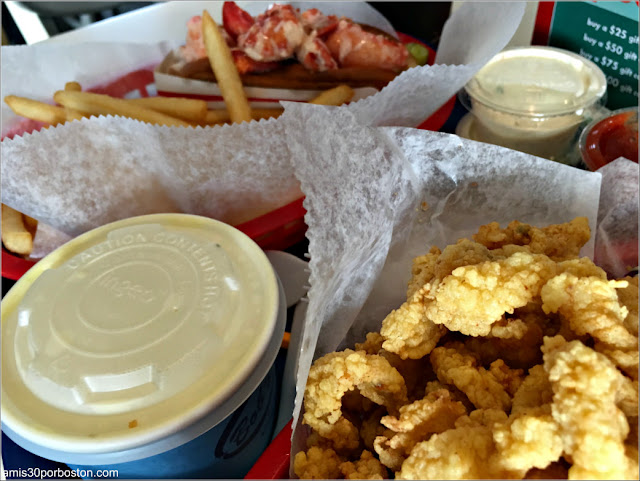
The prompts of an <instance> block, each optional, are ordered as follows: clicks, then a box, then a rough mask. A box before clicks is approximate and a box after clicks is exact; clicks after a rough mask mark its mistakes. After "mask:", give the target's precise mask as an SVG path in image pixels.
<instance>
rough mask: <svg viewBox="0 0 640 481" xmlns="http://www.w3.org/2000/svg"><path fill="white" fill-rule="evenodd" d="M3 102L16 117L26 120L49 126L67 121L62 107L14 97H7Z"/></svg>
mask: <svg viewBox="0 0 640 481" xmlns="http://www.w3.org/2000/svg"><path fill="white" fill-rule="evenodd" d="M4 101H5V102H6V103H7V105H8V106H9V107H10V108H11V110H13V111H14V112H15V113H16V114H17V115H20V116H22V117H26V118H28V119H32V120H37V121H39V122H45V123H47V124H51V125H57V124H61V123H63V122H65V121H66V120H67V114H66V112H65V110H64V109H63V108H62V107H57V106H55V105H49V104H46V103H44V102H39V101H37V100H33V99H28V98H25V97H17V96H15V95H7V96H6V97H5V98H4Z"/></svg>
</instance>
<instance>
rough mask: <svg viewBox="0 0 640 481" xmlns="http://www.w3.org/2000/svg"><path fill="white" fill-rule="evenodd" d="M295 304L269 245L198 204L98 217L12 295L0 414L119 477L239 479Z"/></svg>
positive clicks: (87, 466) (50, 450) (25, 437)
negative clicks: (186, 210) (184, 210)
mask: <svg viewBox="0 0 640 481" xmlns="http://www.w3.org/2000/svg"><path fill="white" fill-rule="evenodd" d="M285 309H286V303H285V301H284V293H283V290H282V287H281V286H280V284H279V281H278V278H277V276H276V274H275V272H274V271H273V269H272V267H271V265H270V264H269V261H268V259H267V257H266V255H265V254H264V252H263V251H262V250H261V249H260V248H259V247H258V245H257V244H255V243H254V242H253V241H252V240H251V239H250V238H249V237H247V236H246V235H245V234H243V233H241V232H240V231H238V230H237V229H234V228H233V227H230V226H228V225H226V224H223V223H221V222H218V221H215V220H212V219H208V218H204V217H199V216H193V215H186V214H156V215H147V216H141V217H134V218H130V219H125V220H122V221H118V222H114V223H112V224H108V225H106V226H103V227H100V228H97V229H94V230H92V231H90V232H87V233H86V234H83V235H81V236H79V237H77V238H75V239H73V240H72V241H70V242H68V243H67V244H65V245H64V246H62V247H61V248H59V249H57V250H56V251H54V252H53V253H51V254H50V255H48V256H47V257H45V258H44V259H42V260H41V261H40V262H39V263H38V264H36V265H35V266H34V267H33V268H32V269H31V270H29V271H28V272H27V273H26V274H25V275H24V276H23V277H22V278H21V279H20V281H18V282H17V283H16V284H15V286H14V287H13V288H12V289H11V291H9V293H8V294H7V295H6V296H5V298H4V299H3V301H2V365H3V376H2V400H3V402H2V428H3V431H4V432H5V433H6V434H7V435H8V436H9V437H11V438H12V439H13V440H14V441H15V442H16V443H17V444H19V445H21V446H22V447H23V448H25V449H27V450H29V451H31V452H33V453H35V454H37V455H40V456H43V457H46V458H48V459H53V460H55V461H59V462H63V463H66V464H69V465H72V466H75V467H80V468H82V469H84V470H85V473H86V475H87V476H86V477H91V475H92V473H93V475H96V472H97V470H98V469H117V470H118V476H119V477H121V478H122V477H172V478H182V477H242V476H243V475H244V473H246V472H247V471H248V470H249V469H250V468H251V466H252V465H253V463H254V461H255V460H256V459H257V458H258V457H259V455H260V454H261V453H262V451H263V450H264V449H265V448H266V446H267V445H268V443H269V442H270V440H271V436H272V433H273V426H274V422H275V417H276V412H277V394H276V393H277V388H276V382H275V374H274V372H273V368H272V367H273V361H274V359H275V357H276V355H277V353H278V350H279V348H280V343H281V339H282V333H283V331H284V324H285V321H286V313H285Z"/></svg>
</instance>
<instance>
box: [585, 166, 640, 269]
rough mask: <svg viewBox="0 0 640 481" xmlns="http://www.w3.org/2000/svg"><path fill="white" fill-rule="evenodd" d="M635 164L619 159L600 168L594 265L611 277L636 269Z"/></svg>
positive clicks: (636, 208) (636, 168) (636, 183)
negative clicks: (600, 190)
mask: <svg viewBox="0 0 640 481" xmlns="http://www.w3.org/2000/svg"><path fill="white" fill-rule="evenodd" d="M638 169H639V168H638V163H637V162H632V161H630V160H627V159H625V158H623V157H620V158H619V159H617V160H614V161H613V162H611V163H609V164H607V165H605V166H603V167H601V168H600V169H598V172H599V173H600V174H602V194H601V201H600V209H599V211H598V229H597V232H596V255H595V257H596V259H595V260H596V263H597V264H598V265H599V266H601V267H602V268H603V269H605V270H606V271H607V272H608V273H609V274H610V275H612V276H613V277H622V276H624V275H625V274H627V273H628V272H629V271H631V270H633V269H636V268H637V267H638V202H639V198H638V185H639V183H638V182H639V180H640V179H639V175H638V174H639V172H638Z"/></svg>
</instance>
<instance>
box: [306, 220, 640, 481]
mask: <svg viewBox="0 0 640 481" xmlns="http://www.w3.org/2000/svg"><path fill="white" fill-rule="evenodd" d="M472 237H473V240H469V239H460V240H459V241H458V242H457V243H456V244H453V245H449V246H447V247H446V248H444V249H443V250H442V251H441V250H440V249H438V248H436V247H433V248H431V250H430V251H429V252H428V253H427V254H426V255H423V256H420V257H417V258H416V259H414V261H413V268H412V277H411V280H410V282H409V285H408V290H407V300H406V302H405V303H404V304H402V305H401V306H400V307H399V308H398V309H396V310H394V311H392V312H391V313H390V314H389V315H388V316H387V317H386V318H385V319H384V321H383V323H382V328H381V330H380V332H379V333H370V334H368V335H367V338H366V340H365V341H364V342H362V343H361V344H356V346H355V350H350V349H347V350H345V351H342V352H334V353H330V354H327V355H325V356H324V357H322V358H320V359H318V360H317V361H315V363H314V364H313V366H312V368H311V370H310V372H309V377H308V381H307V386H306V390H305V397H304V415H303V423H304V424H306V425H308V426H309V427H310V435H309V436H308V439H307V450H306V451H302V452H299V453H297V454H296V456H295V458H294V471H295V474H296V475H297V476H298V477H300V478H316V479H319V478H320V479H321V478H338V479H340V478H344V479H385V478H396V479H491V478H493V479H567V478H568V479H638V280H637V277H634V278H630V277H627V278H624V279H617V280H609V279H608V278H607V275H606V273H605V272H604V271H603V270H602V269H601V268H599V267H598V266H596V265H595V264H594V263H593V262H592V261H591V260H590V259H589V258H586V257H579V252H580V249H581V247H582V246H583V245H584V244H585V243H586V242H587V241H588V240H589V237H590V229H589V225H588V222H587V219H585V218H576V219H574V220H573V221H571V222H569V223H566V224H560V225H550V226H548V227H545V228H537V227H533V226H530V225H527V224H523V223H521V222H518V221H514V222H512V223H511V224H509V225H508V226H507V227H506V228H504V229H502V228H500V226H499V225H498V224H497V223H492V224H488V225H486V226H482V227H481V228H480V229H479V231H478V233H477V234H475V235H473V236H472Z"/></svg>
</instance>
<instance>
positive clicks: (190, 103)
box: [128, 97, 207, 122]
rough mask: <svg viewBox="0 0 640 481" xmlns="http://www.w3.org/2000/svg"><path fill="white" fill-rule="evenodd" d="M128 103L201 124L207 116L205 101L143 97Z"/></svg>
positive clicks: (130, 100)
mask: <svg viewBox="0 0 640 481" xmlns="http://www.w3.org/2000/svg"><path fill="white" fill-rule="evenodd" d="M128 101H129V102H130V103H133V104H135V105H140V106H142V107H146V108H148V109H152V110H155V111H156V112H161V113H163V114H167V115H171V116H172V117H178V118H181V119H185V120H192V121H195V122H201V121H203V120H204V119H205V116H206V115H207V101H206V100H198V99H187V98H182V97H145V98H139V99H128Z"/></svg>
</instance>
